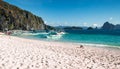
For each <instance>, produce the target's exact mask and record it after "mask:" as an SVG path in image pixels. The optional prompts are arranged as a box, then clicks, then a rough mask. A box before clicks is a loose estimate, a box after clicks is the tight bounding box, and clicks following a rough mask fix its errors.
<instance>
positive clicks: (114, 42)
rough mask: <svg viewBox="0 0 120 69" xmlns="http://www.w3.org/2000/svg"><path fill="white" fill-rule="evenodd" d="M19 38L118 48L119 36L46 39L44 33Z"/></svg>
mask: <svg viewBox="0 0 120 69" xmlns="http://www.w3.org/2000/svg"><path fill="white" fill-rule="evenodd" d="M19 36H20V37H24V38H30V39H37V40H49V41H60V42H73V43H88V44H101V45H110V46H120V35H110V34H82V33H66V34H62V35H60V36H58V35H55V36H49V37H48V33H45V32H44V33H24V34H22V35H19Z"/></svg>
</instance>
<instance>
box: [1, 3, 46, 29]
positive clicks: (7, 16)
mask: <svg viewBox="0 0 120 69" xmlns="http://www.w3.org/2000/svg"><path fill="white" fill-rule="evenodd" d="M47 27H48V26H47V25H45V24H44V21H43V20H42V18H41V17H38V16H35V15H33V14H32V13H30V12H28V11H26V10H22V9H20V8H18V7H16V6H14V5H11V4H9V3H6V2H4V1H0V30H5V29H8V30H14V29H15V30H16V29H17V30H31V29H34V30H44V29H48V28H47Z"/></svg>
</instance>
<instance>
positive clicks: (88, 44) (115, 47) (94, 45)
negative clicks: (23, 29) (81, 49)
mask: <svg viewBox="0 0 120 69" xmlns="http://www.w3.org/2000/svg"><path fill="white" fill-rule="evenodd" d="M13 37H18V38H23V39H28V40H29V39H30V40H37V41H45V42H58V43H66V44H69V43H71V44H77V45H83V46H90V47H99V48H109V49H118V50H120V46H114V45H105V44H95V43H79V42H69V41H64V42H63V41H56V40H46V39H35V38H26V37H19V36H13Z"/></svg>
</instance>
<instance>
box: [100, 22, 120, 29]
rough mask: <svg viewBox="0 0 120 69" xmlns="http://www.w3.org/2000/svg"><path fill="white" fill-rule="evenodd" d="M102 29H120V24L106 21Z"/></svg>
mask: <svg viewBox="0 0 120 69" xmlns="http://www.w3.org/2000/svg"><path fill="white" fill-rule="evenodd" d="M102 29H104V30H120V24H117V25H114V24H112V23H109V22H105V23H104V24H103V26H102Z"/></svg>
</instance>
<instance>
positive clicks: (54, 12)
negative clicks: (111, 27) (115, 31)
mask: <svg viewBox="0 0 120 69" xmlns="http://www.w3.org/2000/svg"><path fill="white" fill-rule="evenodd" d="M4 1H6V2H9V3H10V4H13V5H16V6H18V7H20V8H22V9H24V10H28V11H30V12H32V13H33V14H35V15H37V16H40V17H42V18H43V20H44V21H45V23H47V24H48V25H53V26H58V25H63V26H68V25H69V26H101V25H102V24H103V23H104V22H106V21H109V22H111V23H113V24H120V0H4Z"/></svg>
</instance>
